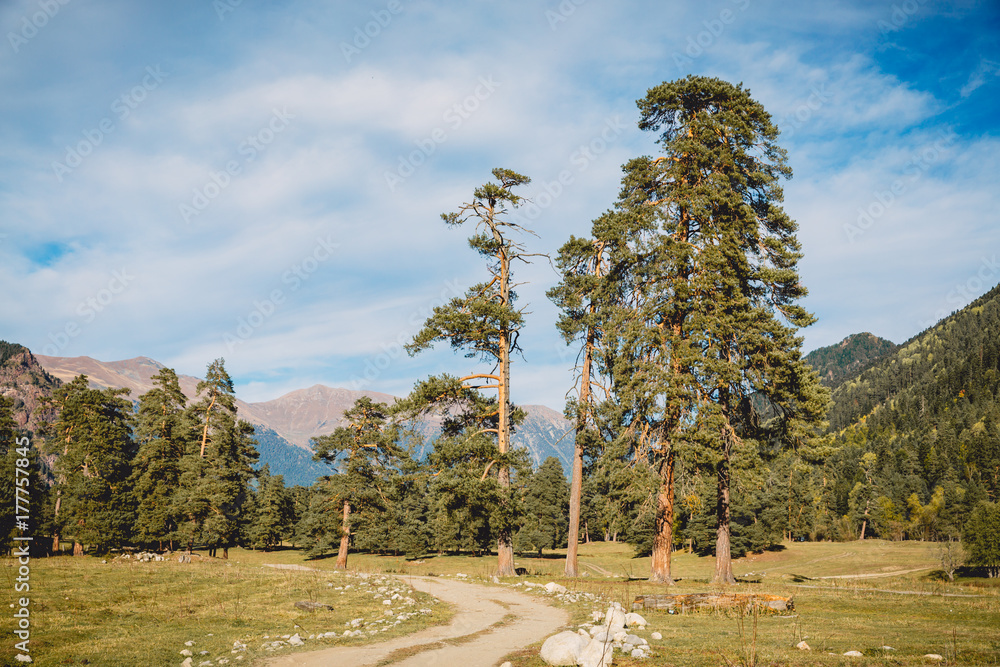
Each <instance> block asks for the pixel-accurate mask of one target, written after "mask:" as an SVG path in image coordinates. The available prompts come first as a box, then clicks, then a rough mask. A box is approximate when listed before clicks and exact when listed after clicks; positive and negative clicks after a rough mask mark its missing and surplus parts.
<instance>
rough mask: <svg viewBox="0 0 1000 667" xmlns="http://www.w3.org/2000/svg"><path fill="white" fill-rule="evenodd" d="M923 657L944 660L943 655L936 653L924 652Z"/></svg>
mask: <svg viewBox="0 0 1000 667" xmlns="http://www.w3.org/2000/svg"><path fill="white" fill-rule="evenodd" d="M924 657H925V658H927V659H928V660H935V661H941V660H944V656H943V655H938V654H937V653H925V654H924Z"/></svg>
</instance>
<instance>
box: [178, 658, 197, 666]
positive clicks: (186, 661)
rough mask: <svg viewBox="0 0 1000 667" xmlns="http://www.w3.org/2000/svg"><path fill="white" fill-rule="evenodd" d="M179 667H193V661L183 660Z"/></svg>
mask: <svg viewBox="0 0 1000 667" xmlns="http://www.w3.org/2000/svg"><path fill="white" fill-rule="evenodd" d="M181 667H194V660H192V659H191V658H185V660H184V662H182V663H181Z"/></svg>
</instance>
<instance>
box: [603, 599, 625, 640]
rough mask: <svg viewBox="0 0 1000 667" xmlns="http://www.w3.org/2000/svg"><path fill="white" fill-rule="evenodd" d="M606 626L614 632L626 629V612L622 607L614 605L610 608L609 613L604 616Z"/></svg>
mask: <svg viewBox="0 0 1000 667" xmlns="http://www.w3.org/2000/svg"><path fill="white" fill-rule="evenodd" d="M604 626H605V627H607V628H608V629H609V630H610V629H614V632H617V631H618V630H624V629H625V612H624V610H622V608H621V605H617V606H616V603H612V605H611V606H610V607H608V611H607V612H605V614H604ZM612 634H613V633H612Z"/></svg>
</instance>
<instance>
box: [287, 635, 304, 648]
mask: <svg viewBox="0 0 1000 667" xmlns="http://www.w3.org/2000/svg"><path fill="white" fill-rule="evenodd" d="M288 643H289V644H291V645H292V646H303V645H304V644H305V642H304V641H302V637H299V633H297V632H296V633H295V634H294V635H292V636H291V637H289V638H288Z"/></svg>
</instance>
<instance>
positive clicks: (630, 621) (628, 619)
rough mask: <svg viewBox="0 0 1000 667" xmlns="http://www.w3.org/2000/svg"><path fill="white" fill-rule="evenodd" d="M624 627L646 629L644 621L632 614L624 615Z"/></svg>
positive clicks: (637, 615)
mask: <svg viewBox="0 0 1000 667" xmlns="http://www.w3.org/2000/svg"><path fill="white" fill-rule="evenodd" d="M625 627H628V628H631V627H640V628H644V627H646V619H644V618H643V617H642V616H640V615H639V614H636V613H634V612H630V613H628V614H625Z"/></svg>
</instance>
